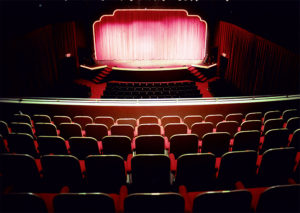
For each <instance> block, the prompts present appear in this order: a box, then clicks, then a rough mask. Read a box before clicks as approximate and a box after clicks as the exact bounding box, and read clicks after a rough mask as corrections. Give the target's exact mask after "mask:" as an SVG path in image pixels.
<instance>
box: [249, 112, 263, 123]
mask: <svg viewBox="0 0 300 213" xmlns="http://www.w3.org/2000/svg"><path fill="white" fill-rule="evenodd" d="M262 116H263V114H262V112H249V113H248V114H246V116H245V120H246V121H251V120H259V121H261V119H262Z"/></svg>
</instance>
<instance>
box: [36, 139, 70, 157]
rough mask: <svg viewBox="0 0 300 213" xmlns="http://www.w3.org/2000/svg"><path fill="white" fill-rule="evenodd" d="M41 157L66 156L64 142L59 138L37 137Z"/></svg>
mask: <svg viewBox="0 0 300 213" xmlns="http://www.w3.org/2000/svg"><path fill="white" fill-rule="evenodd" d="M37 142H38V145H39V151H40V154H41V155H49V154H55V155H67V154H68V150H67V147H66V143H65V140H64V139H63V138H62V137H59V136H39V137H38V138H37Z"/></svg>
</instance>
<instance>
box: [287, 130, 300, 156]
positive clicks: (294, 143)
mask: <svg viewBox="0 0 300 213" xmlns="http://www.w3.org/2000/svg"><path fill="white" fill-rule="evenodd" d="M289 146H290V147H294V148H295V149H296V150H297V152H300V129H296V130H295V132H294V133H293V136H292V139H291V143H290V145H289Z"/></svg>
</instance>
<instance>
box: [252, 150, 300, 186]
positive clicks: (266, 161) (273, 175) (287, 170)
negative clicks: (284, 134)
mask: <svg viewBox="0 0 300 213" xmlns="http://www.w3.org/2000/svg"><path fill="white" fill-rule="evenodd" d="M295 157H296V150H295V148H293V147H286V148H274V149H269V150H267V151H265V152H264V154H263V155H262V159H261V163H260V166H259V170H258V184H259V186H274V185H278V184H287V183H288V179H289V178H290V177H291V176H292V172H293V168H294V166H295Z"/></svg>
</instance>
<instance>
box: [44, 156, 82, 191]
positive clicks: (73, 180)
mask: <svg viewBox="0 0 300 213" xmlns="http://www.w3.org/2000/svg"><path fill="white" fill-rule="evenodd" d="M41 164H42V169H43V177H44V181H45V184H46V186H47V189H46V190H47V191H48V192H59V191H60V190H61V188H62V187H64V186H68V187H69V188H70V191H71V192H73V191H79V190H80V189H81V187H82V174H81V169H80V165H79V160H78V159H77V158H76V157H74V156H71V155H44V156H42V157H41Z"/></svg>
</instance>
